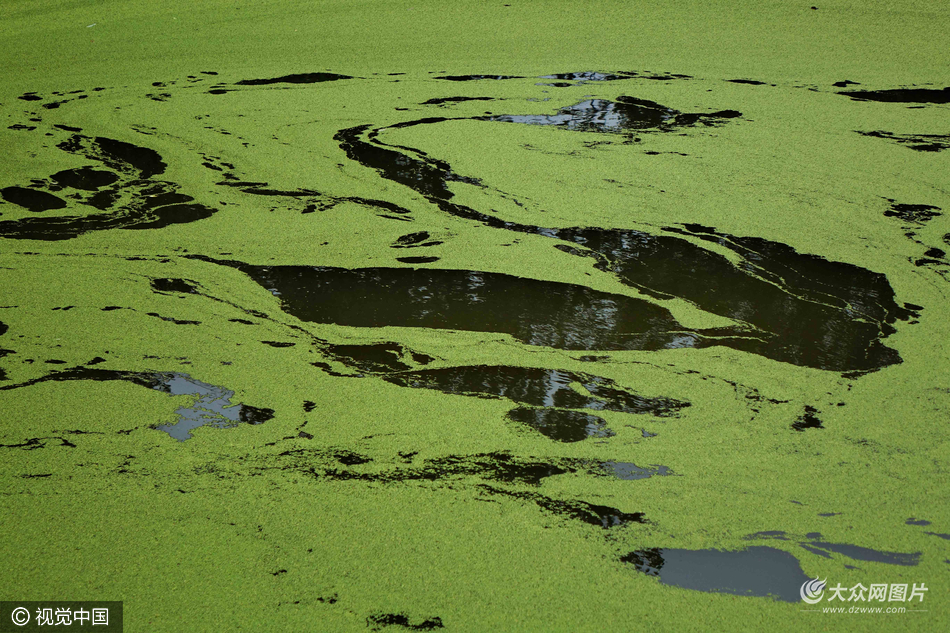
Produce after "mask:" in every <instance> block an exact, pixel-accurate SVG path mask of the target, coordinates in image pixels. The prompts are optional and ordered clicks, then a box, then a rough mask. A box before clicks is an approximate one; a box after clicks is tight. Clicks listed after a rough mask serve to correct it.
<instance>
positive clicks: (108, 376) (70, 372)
mask: <svg viewBox="0 0 950 633" xmlns="http://www.w3.org/2000/svg"><path fill="white" fill-rule="evenodd" d="M69 380H94V381H109V380H124V381H127V382H131V383H133V384H136V385H140V386H143V387H151V386H153V385H154V383H155V379H154V374H149V373H143V372H130V371H116V370H112V369H90V368H88V367H73V368H70V369H65V370H62V371H55V372H53V373H50V374H47V375H46V376H42V377H40V378H34V379H32V380H28V381H26V382H22V383H18V384H14V385H4V386H2V387H0V390H9V389H19V388H20V387H30V386H32V385H36V384H39V383H43V382H48V381H69Z"/></svg>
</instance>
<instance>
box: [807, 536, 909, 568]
mask: <svg viewBox="0 0 950 633" xmlns="http://www.w3.org/2000/svg"><path fill="white" fill-rule="evenodd" d="M801 546H802V547H804V548H806V549H809V550H810V551H814V549H817V550H824V551H827V552H834V553H836V554H842V555H844V556H847V557H848V558H851V559H854V560H861V561H867V562H872V563H886V564H888V565H904V566H915V565H918V564H919V563H920V556H921V553H920V552H915V553H902V552H882V551H879V550H876V549H871V548H870V547H859V546H857V545H849V544H847V543H827V542H824V541H811V542H809V543H807V544H806V543H801ZM812 548H814V549H812Z"/></svg>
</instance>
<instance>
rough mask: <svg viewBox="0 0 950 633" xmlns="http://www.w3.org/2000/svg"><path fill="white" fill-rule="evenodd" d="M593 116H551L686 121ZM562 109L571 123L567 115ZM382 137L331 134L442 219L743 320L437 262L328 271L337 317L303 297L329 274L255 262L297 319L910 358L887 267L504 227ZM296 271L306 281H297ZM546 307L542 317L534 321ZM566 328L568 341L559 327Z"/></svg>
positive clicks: (643, 108)
mask: <svg viewBox="0 0 950 633" xmlns="http://www.w3.org/2000/svg"><path fill="white" fill-rule="evenodd" d="M621 103H622V104H624V109H623V110H618V109H617V107H616V106H617V104H621ZM621 112H625V114H621ZM589 114H591V113H588V112H585V113H582V116H580V117H579V118H577V119H574V118H573V117H574V115H573V114H570V113H567V114H565V113H563V112H562V113H558V114H555V115H550V116H552V117H554V120H555V121H559V122H561V123H562V124H564V125H568V122H569V121H575V122H573V123H570V125H574V126H577V127H579V128H583V127H585V126H587V127H588V129H593V128H597V127H598V126H599V127H600V128H605V129H606V128H611V129H617V130H619V129H623V126H628V125H643V126H653V127H655V128H657V129H660V128H663V127H664V126H670V125H677V124H679V123H681V122H682V120H683V119H682V117H683V116H684V115H683V114H681V113H676V112H675V111H674V110H672V109H670V108H666V107H664V106H661V105H659V104H656V103H654V102H648V101H644V100H638V99H633V98H627V99H626V100H625V101H621V100H620V99H618V100H617V102H616V104H615V105H614V108H613V109H611V110H610V111H609V113H608V114H603V113H594V114H593V116H588V115H589ZM602 114H603V115H602ZM717 114H718V113H714V115H699V116H716V115H717ZM736 114H738V113H736ZM562 116H563V117H565V118H564V119H563V120H561V119H559V118H558V117H562ZM689 116H693V115H689ZM598 117H600V118H598ZM447 120H452V119H445V118H438V117H435V118H425V119H420V120H417V121H409V122H405V123H400V124H398V126H399V127H406V126H409V125H429V124H436V123H439V122H442V121H447ZM482 120H487V121H497V120H501V118H499V117H490V118H488V119H485V118H483V119H482ZM686 121H690V119H686ZM379 132H380V130H372V129H371V128H370V126H368V125H364V126H359V127H355V128H349V129H345V130H341V131H340V132H339V133H337V135H336V137H335V138H336V139H337V140H338V141H339V142H340V147H341V148H342V149H343V150H344V152H345V153H346V154H347V156H348V157H349V158H350V159H352V160H355V161H357V162H359V163H360V164H362V165H364V166H365V167H368V168H371V169H374V170H376V171H377V172H378V173H379V174H380V175H381V176H382V177H383V178H385V179H387V180H391V181H393V182H397V183H400V184H403V185H405V186H407V187H409V188H410V189H412V190H414V191H416V192H417V193H419V194H421V195H422V196H424V197H425V198H426V199H427V200H429V201H430V202H431V203H433V204H435V205H436V206H437V207H438V208H439V209H440V210H442V211H443V212H445V213H448V214H450V215H453V216H455V217H460V218H464V219H467V220H471V221H475V222H479V223H481V224H483V225H485V226H488V227H491V228H496V229H503V230H508V231H514V232H518V233H527V234H533V235H540V236H543V237H548V238H552V239H554V240H557V241H559V242H560V243H558V244H555V246H556V247H557V248H559V249H560V250H562V251H564V252H567V253H570V254H574V255H577V256H583V257H590V258H591V259H592V260H593V262H594V266H595V267H596V268H598V269H600V270H603V271H605V272H609V273H610V274H613V275H616V276H617V278H618V279H619V280H620V281H621V282H623V283H625V284H627V285H629V286H631V287H634V288H636V289H638V290H639V291H640V292H641V293H643V294H645V295H647V296H648V297H651V298H653V299H673V298H681V299H685V300H686V301H689V302H691V303H693V304H694V305H696V306H698V307H700V308H702V309H703V310H706V311H709V312H711V313H713V314H717V315H720V316H724V317H727V318H730V319H733V320H734V321H736V322H738V324H739V326H738V327H735V328H730V329H728V330H724V331H719V332H692V331H689V330H687V329H686V328H682V327H681V326H679V324H677V323H676V322H675V320H673V318H672V316H671V315H670V313H669V312H668V311H666V310H665V309H663V308H660V307H659V306H657V305H655V304H651V303H650V302H648V301H643V300H640V299H632V298H629V297H625V296H621V295H609V294H606V293H596V292H594V291H591V290H589V289H586V288H583V287H570V286H569V285H567V284H554V283H551V282H538V281H533V280H522V279H519V278H514V277H508V278H507V279H504V278H505V277H506V276H503V275H495V274H490V273H478V272H459V271H434V270H427V271H421V272H419V271H416V272H409V271H404V272H385V271H384V270H383V269H365V270H362V271H347V272H329V271H328V272H327V273H326V274H327V275H328V277H327V279H328V280H329V278H330V277H332V276H336V278H337V279H339V280H340V282H339V283H340V284H341V285H342V280H343V279H346V280H347V283H348V284H352V285H353V290H352V292H351V293H350V294H351V298H352V303H350V304H349V305H348V308H349V311H348V313H347V315H342V314H335V315H333V316H332V317H330V316H329V313H328V311H332V310H333V308H332V307H331V308H324V307H317V308H312V307H311V308H307V307H305V306H304V302H302V301H298V300H296V299H295V298H294V295H298V294H305V293H307V292H310V296H311V297H313V300H315V301H317V300H318V299H317V298H316V294H314V293H313V292H312V291H307V290H306V288H305V286H306V285H307V284H306V283H304V282H303V280H302V277H304V276H307V275H309V276H311V277H312V278H313V279H314V284H318V285H320V286H321V289H323V290H326V288H327V284H326V283H324V282H321V281H319V280H318V279H317V278H318V277H319V276H320V274H318V273H316V272H312V273H305V272H303V271H302V270H300V269H298V270H296V271H293V272H291V271H287V272H285V273H278V274H277V275H278V276H279V277H280V278H281V280H282V281H280V282H271V281H263V280H262V275H260V274H257V273H255V272H254V271H252V270H250V269H247V270H246V272H248V273H249V274H251V276H252V277H255V278H257V280H258V281H259V283H262V284H264V285H265V286H267V287H272V286H270V285H268V284H273V285H277V286H280V285H284V286H286V287H287V289H288V291H287V292H284V291H283V290H281V292H282V298H284V300H285V305H286V306H287V308H288V310H289V311H291V312H294V311H297V313H298V316H300V315H303V314H306V313H308V312H309V313H310V314H314V315H315V316H317V319H315V320H318V319H328V318H329V319H331V320H330V321H329V322H339V323H345V322H348V321H349V322H348V323H346V324H350V325H356V324H357V323H355V322H352V321H359V322H360V323H362V324H365V325H366V326H370V325H371V324H372V323H376V324H377V325H397V324H402V323H404V324H407V325H410V324H411V325H415V326H418V327H450V328H453V329H474V330H477V331H502V332H509V333H511V334H512V335H514V336H516V338H519V339H520V340H523V341H525V342H529V343H532V344H538V345H548V346H552V347H563V348H565V349H583V348H586V349H646V350H651V349H664V348H671V347H706V346H709V345H723V346H727V347H732V348H734V349H738V350H742V351H745V352H750V353H754V354H759V355H762V356H765V357H766V358H771V359H774V360H778V361H781V362H787V363H791V364H795V365H802V366H807V367H815V368H819V369H825V370H830V371H840V372H850V371H872V370H876V369H880V368H882V367H886V366H888V365H892V364H895V363H899V362H900V361H901V359H900V356H899V355H898V353H897V352H896V351H895V350H893V349H891V348H888V347H886V346H884V345H883V344H882V343H881V340H880V339H882V338H884V337H886V336H888V335H889V334H892V333H893V332H894V331H895V329H894V327H893V323H894V322H895V321H896V320H908V319H909V318H911V317H912V316H915V314H914V312H913V311H912V310H910V309H908V308H907V307H904V306H901V305H899V304H897V302H896V301H895V299H894V291H893V289H892V288H891V286H890V284H889V283H888V281H887V279H886V278H885V276H884V275H882V274H879V273H874V272H871V271H869V270H866V269H863V268H860V267H858V266H854V265H851V264H847V263H842V262H834V261H829V260H827V259H824V258H821V257H818V256H814V255H807V254H802V253H798V252H797V251H795V250H794V249H793V248H792V247H790V246H788V245H786V244H782V243H780V242H774V241H770V240H766V239H761V238H753V237H739V236H733V235H730V234H727V233H723V232H720V231H717V230H715V229H714V228H712V227H705V226H701V225H692V224H687V225H683V226H680V227H665V228H663V229H662V231H663V233H664V234H660V235H655V234H652V233H647V232H644V231H638V230H633V229H606V228H584V227H574V228H545V227H540V226H533V225H527V224H522V223H518V222H511V221H506V220H504V219H502V218H500V217H497V216H495V215H490V214H487V213H482V212H479V211H477V210H475V209H473V208H471V207H468V206H464V205H461V204H458V203H456V202H453V200H452V198H453V197H454V194H453V192H452V190H451V189H450V184H451V183H453V182H462V183H468V184H471V185H473V186H478V187H485V185H483V184H482V183H480V182H479V181H477V180H474V179H467V178H465V177H462V176H459V175H458V174H455V173H454V172H453V171H452V169H451V166H450V165H449V164H448V163H446V162H445V161H441V160H438V159H434V158H432V157H430V156H428V155H426V154H424V153H422V152H419V151H417V150H413V149H411V148H406V147H402V146H395V145H387V144H386V143H384V142H382V141H381V140H380V139H379ZM703 242H707V243H709V244H710V245H711V246H713V247H714V248H716V249H720V250H722V249H724V250H727V251H730V252H731V256H730V257H728V258H727V257H726V256H724V255H723V254H720V253H719V252H715V251H714V250H712V249H711V248H706V247H704V246H703ZM735 259H738V260H739V261H738V262H736V261H734V260H735ZM314 270H315V269H314ZM321 274H322V273H321ZM440 275H441V277H440ZM294 277H297V278H298V279H297V280H296V281H288V280H290V279H292V278H294ZM433 284H438V286H437V287H438V289H439V291H438V294H439V295H443V296H441V297H440V296H436V289H435V288H436V287H435V286H433ZM374 286H375V287H374ZM314 287H316V286H314ZM503 287H505V288H508V289H517V292H524V293H528V294H530V296H531V297H532V301H531V302H525V305H524V307H520V308H519V306H518V302H519V301H520V299H518V298H506V297H500V298H494V297H493V296H492V295H494V294H496V293H497V292H498V291H500V290H501V288H503ZM545 289H547V290H545ZM546 292H551V293H554V292H556V293H558V294H559V295H560V294H561V293H564V295H565V297H566V300H564V299H561V298H560V296H559V298H558V300H557V301H555V300H554V298H553V297H549V298H545V294H546ZM332 293H333V294H334V295H335V296H336V298H337V299H344V297H343V295H344V294H347V293H349V291H348V290H343V289H341V290H339V291H332ZM374 295H375V298H374ZM526 296H527V295H526ZM384 302H385V303H386V305H390V306H397V307H396V309H395V312H394V313H393V314H392V317H390V316H389V315H387V314H386V313H385V312H383V311H382V310H381V309H380V308H379V307H377V306H382V305H383V303H384ZM506 302H510V305H508V306H506V307H505V308H504V310H503V311H502V312H508V313H510V314H512V315H519V316H518V317H517V318H519V319H522V322H521V323H518V324H515V323H514V321H515V319H514V318H508V319H507V320H508V323H505V324H502V323H500V320H499V319H498V318H497V317H495V316H493V315H492V314H491V313H492V312H496V311H498V310H499V308H498V307H495V306H499V305H500V303H506ZM464 303H468V304H469V305H468V306H467V307H466V308H465V311H466V312H468V316H461V315H463V312H462V311H461V310H455V311H450V312H449V313H448V314H449V316H448V318H446V317H443V316H442V314H443V313H445V312H446V309H451V308H452V306H458V307H459V308H461V306H462V305H463V304H464ZM542 307H543V308H545V309H541V308H542ZM512 309H514V311H513V312H511V310H512ZM358 312H360V313H358ZM456 313H457V314H459V315H460V316H456ZM541 315H545V316H543V317H542V318H540V319H539V316H541ZM301 318H309V317H307V316H301ZM332 319H338V320H332ZM551 326H554V328H553V329H552V328H551ZM565 327H567V329H563V328H565ZM496 328H498V329H496ZM558 328H561V331H562V332H564V334H563V335H559V334H558ZM516 332H517V333H516Z"/></svg>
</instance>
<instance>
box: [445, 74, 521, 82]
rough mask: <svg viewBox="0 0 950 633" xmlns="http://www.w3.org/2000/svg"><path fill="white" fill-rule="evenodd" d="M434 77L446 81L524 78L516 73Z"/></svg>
mask: <svg viewBox="0 0 950 633" xmlns="http://www.w3.org/2000/svg"><path fill="white" fill-rule="evenodd" d="M435 79H445V80H446V81H482V80H483V79H493V80H502V79H524V77H518V76H516V75H445V76H442V77H435Z"/></svg>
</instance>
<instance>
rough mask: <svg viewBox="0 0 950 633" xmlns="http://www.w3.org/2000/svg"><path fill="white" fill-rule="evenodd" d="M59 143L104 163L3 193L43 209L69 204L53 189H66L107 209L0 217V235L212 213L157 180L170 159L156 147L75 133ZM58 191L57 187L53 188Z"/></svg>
mask: <svg viewBox="0 0 950 633" xmlns="http://www.w3.org/2000/svg"><path fill="white" fill-rule="evenodd" d="M57 147H58V148H59V149H61V150H63V151H65V152H68V153H70V154H75V155H78V156H82V157H84V158H87V159H89V160H95V161H98V162H100V163H102V164H103V165H104V166H105V167H107V168H108V171H107V170H103V169H95V168H93V167H81V168H78V169H67V170H64V171H60V172H57V173H55V174H53V175H51V176H50V177H49V178H48V179H45V180H42V179H38V180H35V181H34V184H33V185H32V186H31V187H30V188H27V187H17V186H13V187H6V188H4V189H2V190H0V195H2V196H3V198H4V199H5V200H6V201H7V202H12V203H14V204H17V205H19V206H22V207H24V208H25V209H27V210H29V211H32V212H35V213H40V212H43V211H48V210H52V209H62V208H65V207H67V201H66V200H64V199H63V198H61V197H59V196H57V195H54V193H59V192H65V193H68V196H67V197H68V198H69V199H70V200H72V201H74V202H75V203H77V204H79V205H83V206H86V207H91V208H92V209H96V210H98V211H108V212H107V213H95V212H93V213H90V214H86V215H69V216H52V217H43V216H36V217H26V218H21V219H18V220H4V221H0V237H7V238H15V239H33V240H45V241H55V240H67V239H71V238H74V237H77V236H79V235H82V234H83V233H87V232H89V231H103V230H107V229H158V228H164V227H167V226H171V225H173V224H182V223H187V222H194V221H196V220H202V219H205V218H209V217H211V216H212V215H213V214H214V213H215V209H212V208H211V207H208V206H205V205H203V204H197V203H195V202H194V198H192V197H191V196H187V195H185V194H182V193H179V191H178V189H179V187H178V185H176V184H174V183H171V182H168V181H164V180H158V179H156V178H155V176H158V175H160V174H162V173H164V171H165V169H166V167H167V165H166V164H165V162H164V161H163V160H162V158H161V156H160V155H159V154H158V152H156V151H154V150H152V149H149V148H147V147H139V146H137V145H133V144H131V143H126V142H124V141H117V140H115V139H110V138H104V137H101V136H100V137H96V138H90V137H87V136H83V135H80V134H74V135H73V136H72V137H70V138H69V139H68V140H66V141H63V142H62V143H59V144H58V145H57ZM51 192H54V193H51Z"/></svg>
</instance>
